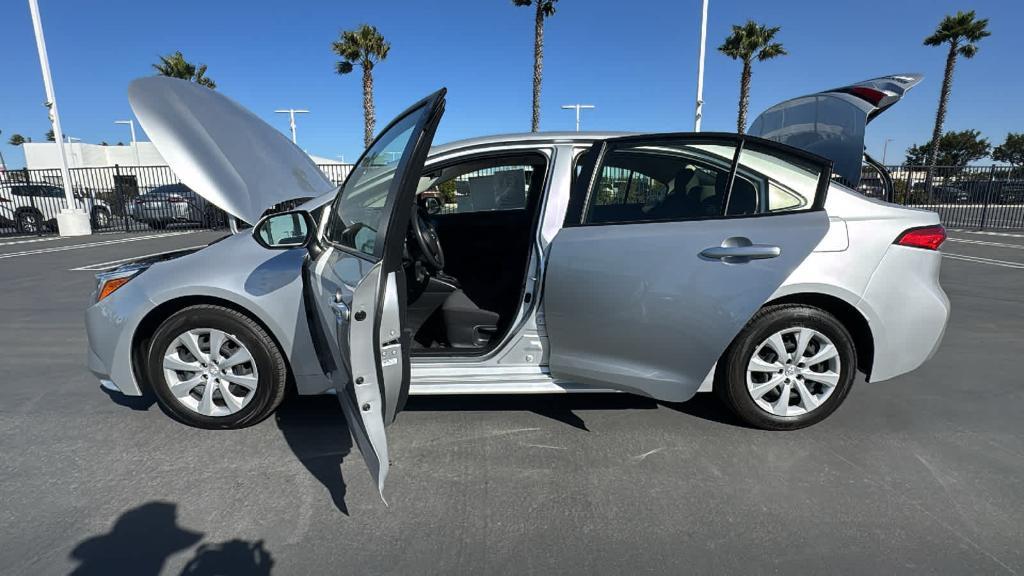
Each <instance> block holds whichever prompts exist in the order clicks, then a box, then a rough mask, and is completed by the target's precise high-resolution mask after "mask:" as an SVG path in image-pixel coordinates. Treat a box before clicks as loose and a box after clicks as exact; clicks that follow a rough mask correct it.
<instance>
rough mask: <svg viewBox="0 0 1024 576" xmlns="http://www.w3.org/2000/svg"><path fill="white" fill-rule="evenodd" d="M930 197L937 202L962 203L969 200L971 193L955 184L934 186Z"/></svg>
mask: <svg viewBox="0 0 1024 576" xmlns="http://www.w3.org/2000/svg"><path fill="white" fill-rule="evenodd" d="M932 197H933V198H934V199H935V201H937V202H946V203H953V204H963V203H965V202H970V201H971V194H970V192H967V191H966V190H962V189H960V188H958V187H956V186H948V185H945V186H935V187H934V188H933V189H932Z"/></svg>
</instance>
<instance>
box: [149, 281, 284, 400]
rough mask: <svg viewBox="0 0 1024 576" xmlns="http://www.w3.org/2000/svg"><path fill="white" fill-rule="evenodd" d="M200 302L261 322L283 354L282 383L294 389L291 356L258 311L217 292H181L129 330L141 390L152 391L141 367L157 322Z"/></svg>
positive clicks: (154, 309)
mask: <svg viewBox="0 0 1024 576" xmlns="http://www.w3.org/2000/svg"><path fill="white" fill-rule="evenodd" d="M200 304H209V305H214V306H222V307H224V308H228V309H230V310H234V311H235V312H238V313H239V314H242V315H244V316H245V317H247V318H249V319H250V320H252V321H253V322H255V323H257V324H259V325H260V327H261V328H263V330H265V331H266V332H267V334H269V335H270V339H271V341H272V342H273V344H274V346H277V349H278V350H279V351H280V352H281V357H282V358H284V364H285V369H286V380H285V385H286V387H287V388H288V389H289V390H294V389H295V382H294V378H293V374H292V365H291V359H290V358H289V357H288V354H287V352H286V351H287V349H286V348H285V347H284V346H282V345H281V340H280V338H279V337H278V335H277V334H276V333H275V332H274V330H273V329H272V328H271V327H270V325H269V324H268V323H267V322H265V321H264V320H263V319H262V318H260V316H259V314H256V313H254V312H252V311H251V310H249V309H248V308H246V307H245V306H242V305H241V304H239V303H237V302H233V301H231V300H227V299H225V298H219V297H217V296H209V295H190V296H180V297H177V298H172V299H170V300H167V301H165V302H162V303H160V304H159V305H157V306H156V307H155V308H153V309H152V310H150V311H149V312H147V313H146V315H145V316H143V317H142V319H141V320H140V321H139V323H138V325H136V327H135V331H134V332H133V333H132V343H131V369H132V375H133V376H134V377H135V381H136V382H137V383H138V384H139V388H140V389H142V390H143V391H146V390H149V391H150V392H151V391H152V388H151V383H150V382H149V381H148V380H147V378H146V371H145V370H143V369H142V366H143V365H144V363H145V357H144V355H145V351H146V348H147V346H148V343H149V340H150V338H152V337H153V334H154V333H155V332H156V329H157V327H159V326H160V324H162V323H163V322H164V321H165V320H167V319H168V318H170V317H171V316H172V315H173V314H175V313H176V312H178V311H180V310H184V309H185V308H188V307H190V306H196V305H200Z"/></svg>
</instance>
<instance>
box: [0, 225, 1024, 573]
mask: <svg viewBox="0 0 1024 576" xmlns="http://www.w3.org/2000/svg"><path fill="white" fill-rule="evenodd" d="M217 235H218V234H216V233H212V232H199V233H175V234H173V235H168V234H162V235H155V234H136V235H123V234H105V235H97V236H92V237H89V238H87V239H44V240H39V239H31V238H29V239H0V295H2V298H0V362H2V367H0V381H2V386H0V455H2V463H0V501H2V505H0V573H4V574H33V575H34V574H63V573H68V572H72V571H75V570H77V572H75V573H77V574H113V573H131V574H164V573H166V574H178V573H181V572H182V571H183V570H184V571H187V573H189V574H214V573H218V574H221V573H239V574H260V573H268V572H270V571H271V570H272V571H273V572H274V573H282V574H312V573H328V572H329V573H352V574H378V573H386V574H419V573H429V574H432V573H467V572H474V573H484V574H513V573H515V574H519V573H561V574H577V573H579V574H590V573H609V574H621V573H680V572H697V573H708V572H715V573H743V574H753V573H802V574H810V573H838V572H843V573H868V574H870V573H904V572H914V573H945V574H964V573H976V574H1000V573H1008V574H1017V573H1021V572H1024V547H1022V546H1021V544H1022V543H1024V417H1022V414H1024V377H1022V376H1021V374H1022V370H1021V358H1022V353H1024V234H1017V235H998V234H984V233H968V232H951V239H950V240H949V241H948V242H947V244H945V245H944V247H943V248H944V251H945V252H946V254H947V257H946V258H945V259H944V262H943V270H942V283H943V286H944V288H945V290H946V292H947V293H948V294H949V297H950V299H951V301H952V305H953V314H952V318H951V321H950V325H949V327H948V330H947V332H946V336H945V339H944V341H943V345H942V347H941V349H940V350H939V352H938V353H937V355H936V356H935V358H933V359H932V360H931V361H930V362H929V363H928V364H926V365H925V366H924V367H923V368H921V369H920V370H918V371H916V372H914V373H912V374H910V375H907V376H904V377H901V378H898V379H895V380H893V381H889V382H885V383H878V384H866V383H863V382H860V383H859V384H858V385H857V386H855V387H854V389H853V390H852V392H851V393H850V396H849V398H848V400H847V402H846V404H845V405H844V406H843V407H842V408H841V409H840V410H839V412H837V413H836V414H834V415H833V416H832V417H831V418H829V419H828V420H826V421H825V422H823V423H821V424H819V425H817V426H814V427H811V428H809V429H805V430H801V431H797V432H790V433H769V432H761V431H756V430H750V429H747V428H743V427H741V426H739V425H738V424H737V423H736V422H735V421H734V420H733V419H732V418H731V417H730V416H729V415H728V414H727V413H725V412H724V411H723V410H722V409H720V408H719V407H718V405H717V404H716V403H715V401H714V400H713V399H711V398H708V397H704V396H698V398H697V399H695V400H693V401H691V402H688V403H685V404H678V405H670V404H663V403H657V402H653V401H650V400H646V399H643V398H637V397H633V396H627V395H604V396H570V397H544V396H538V397H520V398H510V397H470V398H415V397H414V398H412V399H411V400H410V402H409V407H408V410H407V412H405V413H403V414H402V416H401V417H400V418H399V420H398V422H397V423H396V424H395V425H394V426H393V427H392V428H390V429H389V436H390V445H391V451H392V459H393V462H394V464H393V467H392V470H391V476H390V477H389V479H388V485H387V487H386V494H387V498H388V504H389V506H385V505H384V504H383V503H382V502H381V501H380V499H379V497H378V496H377V493H376V490H375V488H374V486H373V485H372V482H371V480H370V477H369V475H368V474H367V472H366V469H365V467H364V466H363V464H362V462H361V460H360V457H359V455H358V454H357V453H356V450H355V449H354V448H353V447H352V445H351V441H350V440H349V437H348V432H347V430H346V428H345V423H344V420H343V418H342V415H341V412H340V410H339V409H338V407H337V404H336V401H335V399H334V398H333V397H330V396H325V397H317V398H301V399H289V400H287V401H286V403H285V405H284V406H283V407H282V409H281V410H280V411H279V413H278V414H277V416H276V417H274V418H271V419H268V420H267V421H265V422H263V423H261V424H259V425H257V426H255V427H252V428H248V429H245V430H238V431H228V432H220V431H218V432H211V431H203V430H196V429H191V428H187V427H185V426H182V425H180V424H177V423H175V422H173V421H172V420H171V419H169V418H168V417H166V416H165V415H164V414H163V413H161V411H160V410H159V409H158V408H157V407H156V406H154V405H153V404H152V401H151V400H148V399H129V398H124V397H120V396H118V395H110V394H107V393H105V392H104V391H102V390H101V388H100V386H99V384H98V382H97V381H96V380H95V379H94V378H93V377H92V376H91V375H90V374H89V372H88V371H87V370H86V367H85V348H86V342H85V334H84V330H83V320H82V311H83V309H84V308H85V307H86V305H87V303H88V298H89V293H90V292H91V291H92V289H93V284H94V278H93V272H92V271H90V269H92V270H94V269H97V268H102V267H104V266H107V265H111V263H114V262H116V261H118V260H120V259H124V258H129V257H134V256H140V255H145V254H152V253H155V252H162V251H165V250H171V249H175V248H181V247H187V246H194V245H198V244H203V243H205V242H208V241H210V240H212V239H213V238H215V237H216V236H217ZM76 268H86V270H75V269H76ZM908 297H910V296H908Z"/></svg>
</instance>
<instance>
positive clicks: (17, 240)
mask: <svg viewBox="0 0 1024 576" xmlns="http://www.w3.org/2000/svg"><path fill="white" fill-rule="evenodd" d="M111 234H126V232H125V231H124V230H107V231H105V232H93V233H92V234H90V236H110V235H111ZM161 234H164V232H162V233H161ZM150 235H151V236H152V234H150ZM65 238H67V237H66V236H61V235H59V234H50V235H48V236H35V235H33V236H8V237H7V238H4V242H0V246H14V245H16V244H33V243H35V242H50V241H53V240H63V239H65Z"/></svg>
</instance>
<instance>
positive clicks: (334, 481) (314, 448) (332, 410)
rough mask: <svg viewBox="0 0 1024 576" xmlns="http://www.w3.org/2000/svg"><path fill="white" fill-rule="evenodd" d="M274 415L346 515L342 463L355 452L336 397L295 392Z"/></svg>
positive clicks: (297, 452)
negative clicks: (296, 393) (304, 394)
mask: <svg viewBox="0 0 1024 576" xmlns="http://www.w3.org/2000/svg"><path fill="white" fill-rule="evenodd" d="M274 418H275V420H276V422H277V427H278V428H279V429H280V430H281V434H282V435H283V436H284V439H285V442H287V443H288V447H289V448H291V450H292V452H293V453H294V454H295V457H296V458H298V460H299V462H301V463H302V465H303V466H305V467H306V470H308V471H309V473H310V474H312V475H313V477H314V478H316V479H317V481H319V482H320V483H321V484H323V485H324V487H325V488H327V491H328V492H329V493H330V495H331V500H332V501H333V502H334V506H335V507H336V508H337V509H338V510H339V511H341V513H343V514H345V515H346V516H347V515H348V505H347V504H345V492H346V488H345V479H344V478H343V477H342V474H341V463H342V461H344V459H345V457H346V456H348V455H349V454H350V453H351V452H352V435H351V434H350V433H349V431H348V423H347V422H346V421H345V414H344V413H343V412H342V411H341V407H340V406H339V405H338V401H337V399H335V398H334V397H326V396H292V397H290V398H288V399H287V400H286V401H285V402H283V403H282V404H281V406H280V407H279V408H278V409H277V412H276V414H275V416H274Z"/></svg>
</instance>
